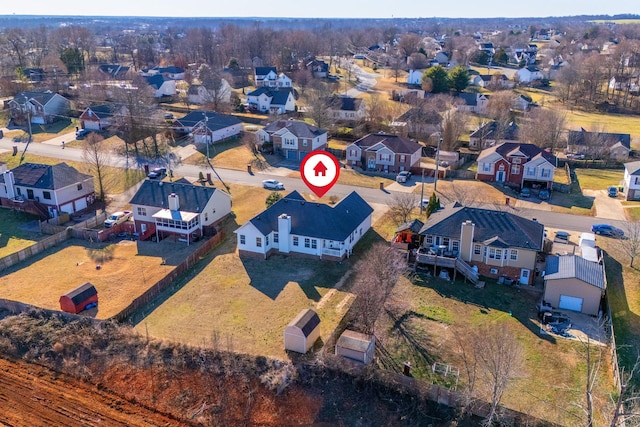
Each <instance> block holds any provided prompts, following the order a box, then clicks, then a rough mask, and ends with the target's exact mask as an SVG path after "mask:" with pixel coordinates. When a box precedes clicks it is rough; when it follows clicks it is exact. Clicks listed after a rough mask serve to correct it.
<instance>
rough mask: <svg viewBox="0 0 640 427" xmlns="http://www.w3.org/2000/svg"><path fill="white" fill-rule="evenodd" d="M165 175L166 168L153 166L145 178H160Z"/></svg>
mask: <svg viewBox="0 0 640 427" xmlns="http://www.w3.org/2000/svg"><path fill="white" fill-rule="evenodd" d="M165 175H167V168H153V170H152V171H151V172H149V175H147V178H151V179H162V178H164V177H165Z"/></svg>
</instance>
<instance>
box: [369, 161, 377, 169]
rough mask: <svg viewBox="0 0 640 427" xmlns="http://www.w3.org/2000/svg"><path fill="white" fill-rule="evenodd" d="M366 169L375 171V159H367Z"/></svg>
mask: <svg viewBox="0 0 640 427" xmlns="http://www.w3.org/2000/svg"><path fill="white" fill-rule="evenodd" d="M367 168H368V169H375V168H376V161H375V159H369V161H368V163H367Z"/></svg>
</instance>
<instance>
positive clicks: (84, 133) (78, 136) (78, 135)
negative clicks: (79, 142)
mask: <svg viewBox="0 0 640 427" xmlns="http://www.w3.org/2000/svg"><path fill="white" fill-rule="evenodd" d="M90 133H91V131H90V130H87V129H80V130H79V131H77V132H76V139H84V137H85V136H87V135H89V134H90Z"/></svg>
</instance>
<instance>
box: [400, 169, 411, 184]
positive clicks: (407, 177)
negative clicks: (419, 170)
mask: <svg viewBox="0 0 640 427" xmlns="http://www.w3.org/2000/svg"><path fill="white" fill-rule="evenodd" d="M410 179H411V172H409V171H402V172H400V173H399V174H398V175H397V176H396V182H400V183H403V182H407V181H409V180H410Z"/></svg>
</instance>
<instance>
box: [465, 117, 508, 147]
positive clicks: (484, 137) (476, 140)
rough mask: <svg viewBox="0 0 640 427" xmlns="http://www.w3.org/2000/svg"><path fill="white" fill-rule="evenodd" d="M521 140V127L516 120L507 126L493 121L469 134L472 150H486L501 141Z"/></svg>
mask: <svg viewBox="0 0 640 427" xmlns="http://www.w3.org/2000/svg"><path fill="white" fill-rule="evenodd" d="M518 141H520V127H519V126H518V125H517V124H516V122H510V123H509V124H507V125H506V126H504V127H503V126H500V124H499V123H498V122H497V121H495V120H494V121H491V122H488V123H486V124H484V125H483V126H480V128H478V129H477V130H475V131H473V133H471V135H469V149H470V150H484V149H485V148H488V147H492V146H494V145H496V144H498V143H500V142H518Z"/></svg>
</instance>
